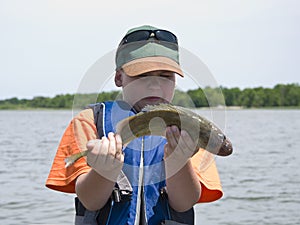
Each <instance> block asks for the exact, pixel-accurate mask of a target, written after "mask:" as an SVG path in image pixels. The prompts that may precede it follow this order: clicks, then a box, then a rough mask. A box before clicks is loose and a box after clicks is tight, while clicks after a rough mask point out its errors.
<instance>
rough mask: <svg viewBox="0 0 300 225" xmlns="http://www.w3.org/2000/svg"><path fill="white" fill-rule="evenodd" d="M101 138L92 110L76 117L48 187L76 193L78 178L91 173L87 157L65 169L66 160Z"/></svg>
mask: <svg viewBox="0 0 300 225" xmlns="http://www.w3.org/2000/svg"><path fill="white" fill-rule="evenodd" d="M96 138H99V137H98V134H97V128H96V126H95V124H94V116H93V111H92V109H86V110H83V111H82V112H80V113H79V114H78V115H77V116H75V117H74V118H73V119H72V121H71V122H70V124H69V125H68V127H67V128H66V130H65V132H64V134H63V136H62V139H61V141H60V144H59V146H58V149H57V152H56V155H55V157H54V160H53V164H52V167H51V170H50V172H49V176H48V179H47V181H46V187H48V188H50V189H53V190H56V191H62V192H67V193H75V181H76V178H77V177H78V176H79V175H81V174H83V173H87V172H89V171H90V167H89V166H88V165H87V163H86V159H85V157H83V158H81V159H79V160H78V161H76V162H75V163H74V164H73V165H71V166H69V167H68V168H65V161H64V160H65V158H67V157H68V156H70V155H72V154H75V153H78V152H80V151H84V150H86V143H87V142H88V141H89V140H92V139H96Z"/></svg>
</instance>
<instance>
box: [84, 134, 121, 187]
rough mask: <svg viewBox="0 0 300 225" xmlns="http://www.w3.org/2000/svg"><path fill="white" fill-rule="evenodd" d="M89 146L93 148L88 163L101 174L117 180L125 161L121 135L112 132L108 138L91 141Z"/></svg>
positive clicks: (90, 148)
mask: <svg viewBox="0 0 300 225" xmlns="http://www.w3.org/2000/svg"><path fill="white" fill-rule="evenodd" d="M87 148H88V149H89V150H91V151H89V153H88V154H87V163H88V165H89V166H91V167H92V168H93V169H94V170H95V171H96V172H97V173H98V174H99V175H101V176H103V177H105V178H106V179H108V180H111V181H113V182H115V181H116V180H117V177H118V175H119V173H120V171H121V169H122V167H123V163H124V154H123V153H122V139H121V137H120V135H118V134H116V135H114V134H113V133H112V132H110V133H109V134H108V138H106V137H102V139H101V140H99V139H96V140H91V141H89V142H88V143H87Z"/></svg>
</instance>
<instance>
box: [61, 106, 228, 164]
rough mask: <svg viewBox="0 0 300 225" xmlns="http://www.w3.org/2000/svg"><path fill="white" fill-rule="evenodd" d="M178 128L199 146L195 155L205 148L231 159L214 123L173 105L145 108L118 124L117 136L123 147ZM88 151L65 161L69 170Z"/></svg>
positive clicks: (224, 137) (224, 141)
mask: <svg viewBox="0 0 300 225" xmlns="http://www.w3.org/2000/svg"><path fill="white" fill-rule="evenodd" d="M172 125H176V126H177V127H178V128H179V129H180V130H185V131H187V132H188V134H189V135H190V136H191V138H192V139H193V140H194V142H195V143H197V144H196V148H195V151H194V154H196V153H197V152H198V150H199V148H203V149H205V150H206V151H209V152H211V153H213V154H215V155H219V156H228V155H230V154H231V153H232V151H233V148H232V144H231V142H230V141H229V139H228V138H227V137H226V136H225V134H224V133H223V132H222V131H221V129H219V128H218V127H217V126H216V125H215V124H214V123H212V122H211V121H209V120H207V119H205V118H204V117H202V116H200V115H198V114H197V113H194V112H192V111H191V110H188V109H186V108H183V107H179V106H174V105H170V104H159V105H153V106H152V105H151V106H150V105H149V106H146V107H145V108H144V109H143V110H142V111H141V112H139V113H137V114H136V115H134V116H130V117H127V118H125V119H123V120H121V121H120V122H119V123H118V124H117V128H116V133H118V134H120V136H121V138H122V143H123V145H125V144H127V143H129V142H131V141H132V140H134V139H135V138H138V137H142V136H145V135H157V136H165V130H166V127H167V126H172ZM88 151H89V150H85V151H82V152H80V153H77V154H74V155H71V156H70V157H68V158H66V159H65V162H66V167H68V166H70V165H72V164H73V163H74V162H75V161H77V160H78V159H79V158H81V157H83V156H86V155H87V152H88Z"/></svg>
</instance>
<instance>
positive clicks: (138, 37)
mask: <svg viewBox="0 0 300 225" xmlns="http://www.w3.org/2000/svg"><path fill="white" fill-rule="evenodd" d="M148 38H149V31H146V30H140V31H136V32H132V33H131V34H128V36H127V37H126V40H127V43H130V42H135V41H143V40H147V39H148Z"/></svg>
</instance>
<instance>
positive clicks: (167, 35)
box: [155, 30, 177, 43]
mask: <svg viewBox="0 0 300 225" xmlns="http://www.w3.org/2000/svg"><path fill="white" fill-rule="evenodd" d="M155 35H156V38H157V39H158V40H161V41H167V42H172V43H177V38H176V36H175V35H174V34H172V33H171V32H169V31H165V30H157V31H156V32H155Z"/></svg>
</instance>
